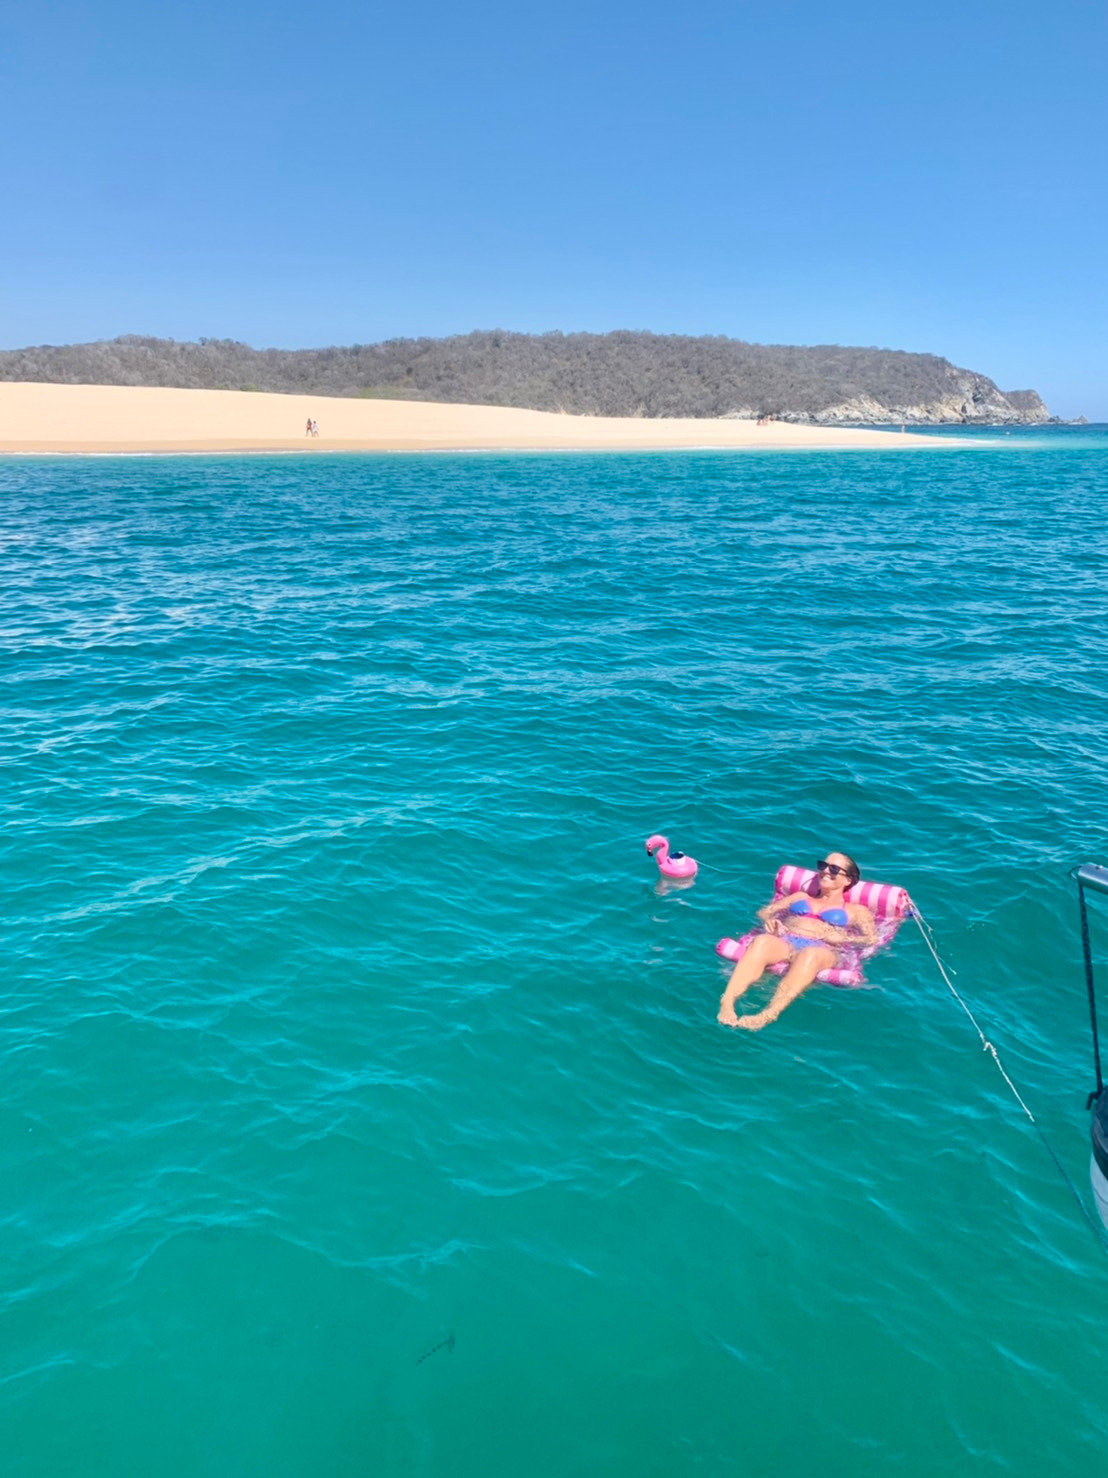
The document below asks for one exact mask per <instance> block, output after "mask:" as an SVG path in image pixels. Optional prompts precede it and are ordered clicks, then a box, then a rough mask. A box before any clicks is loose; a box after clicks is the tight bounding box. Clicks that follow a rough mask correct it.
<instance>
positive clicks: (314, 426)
mask: <svg viewBox="0 0 1108 1478" xmlns="http://www.w3.org/2000/svg"><path fill="white" fill-rule="evenodd" d="M308 425H309V426H310V427H311V428H312V435H313V436H318V435H319V422H318V421H309V422H308Z"/></svg>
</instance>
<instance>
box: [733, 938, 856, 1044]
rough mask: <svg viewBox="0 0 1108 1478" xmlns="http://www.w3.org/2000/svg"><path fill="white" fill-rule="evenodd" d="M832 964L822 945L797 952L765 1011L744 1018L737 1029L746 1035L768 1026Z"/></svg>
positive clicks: (831, 954)
mask: <svg viewBox="0 0 1108 1478" xmlns="http://www.w3.org/2000/svg"><path fill="white" fill-rule="evenodd" d="M834 964H835V951H834V950H833V949H825V948H823V946H821V945H810V946H809V947H808V948H806V949H798V950H797V952H796V954H795V955H793V958H792V963H791V964H790V966H789V968H788V969H787V970H786V971H785V973H784V975H782V977H781V983H780V985H779V986H778V987H777V989H776V990H775V991H774V993H773V995H772V996H771V997H770V1002H769V1005H768V1006H767V1007H766V1009H765V1010H764V1011H756V1012H755V1013H754V1014H753V1015H752V1016H743V1017H741V1018H740V1019H739V1020H738V1021H737V1022H736V1023H735V1025H736V1026H741V1027H745V1029H746V1030H747V1031H750V1032H758V1031H761V1029H762V1027H764V1026H768V1025H769V1023H770V1022H771V1021H776V1020H777V1018H778V1017H779V1016H780V1015H781V1012H782V1011H784V1009H785V1007H786V1006H791V1005H792V1003H793V1002H794V1001H795V1000H796V998H797V996H799V995H803V993H804V992H805V991H806V990H807V989H808V987H809V986H810V985H811V983H812V981H813V980H815V978H816V976H817V975H818V974H819V972H820V971H821V970H830V969H832V968H833V967H834Z"/></svg>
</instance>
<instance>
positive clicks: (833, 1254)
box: [0, 428, 1108, 1478]
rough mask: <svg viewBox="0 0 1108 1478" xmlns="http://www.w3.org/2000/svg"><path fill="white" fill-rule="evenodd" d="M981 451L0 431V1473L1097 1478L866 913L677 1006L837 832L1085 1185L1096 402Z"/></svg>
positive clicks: (1023, 1235) (1069, 1218) (944, 1041)
mask: <svg viewBox="0 0 1108 1478" xmlns="http://www.w3.org/2000/svg"><path fill="white" fill-rule="evenodd" d="M1014 443H1015V444H1013V445H1012V446H1010V447H1009V446H1003V447H998V448H989V449H986V450H969V449H967V450H965V451H963V450H958V451H952V452H937V451H930V450H926V451H921V452H918V453H917V452H911V451H906V452H896V453H892V452H890V453H868V452H856V453H850V454H819V453H811V452H806V453H800V454H792V453H774V454H771V455H760V454H752V453H745V454H739V455H727V454H722V453H707V454H693V453H681V454H662V455H659V454H653V455H612V454H604V455H598V456H586V455H580V456H573V455H565V454H560V455H557V456H549V457H545V456H541V455H529V456H502V455H483V456H479V457H476V456H468V457H467V456H435V457H418V456H408V457H405V456H388V457H355V456H347V457H335V458H327V457H321V458H312V459H310V460H297V459H293V458H288V457H281V458H276V457H275V458H231V457H228V458H224V459H212V458H202V459H201V458H196V459H189V458H179V457H178V458H166V459H103V458H98V459H95V460H93V459H85V460H74V459H65V460H62V459H58V460H56V461H49V460H42V461H35V462H30V461H14V460H9V461H5V462H0V570H2V573H3V589H4V610H5V614H4V618H3V625H4V636H5V641H4V645H3V653H4V655H3V659H2V663H3V665H2V669H0V675H2V682H3V690H2V691H3V698H2V701H3V705H4V746H3V770H4V777H5V781H6V784H5V801H6V804H5V812H4V830H3V838H2V842H0V871H2V882H3V889H4V896H5V900H6V908H5V911H4V922H3V929H4V950H5V956H6V959H7V971H6V977H7V979H6V988H5V992H4V996H3V1000H2V1005H3V1015H2V1017H0V1050H2V1052H3V1075H2V1077H0V1166H2V1181H3V1185H4V1194H3V1200H2V1208H3V1209H2V1212H0V1254H2V1262H3V1267H4V1269H5V1271H4V1276H3V1280H2V1283H0V1303H2V1319H0V1452H2V1453H3V1455H4V1457H3V1472H4V1474H5V1478H16V1475H20V1478H23V1475H34V1478H55V1475H57V1478H61V1475H67V1478H71V1475H74V1474H81V1475H84V1474H95V1473H104V1474H111V1475H113V1478H140V1475H142V1478H147V1475H152V1474H157V1475H159V1478H178V1475H179V1478H185V1475H189V1478H192V1475H198V1474H203V1475H206V1478H207V1475H211V1478H231V1475H236V1478H237V1475H246V1474H265V1475H267V1478H321V1475H348V1474H350V1475H353V1474H364V1473H376V1474H382V1475H389V1478H391V1475H394V1474H395V1475H409V1474H411V1475H438V1474H440V1473H441V1474H447V1473H449V1474H450V1475H451V1478H487V1475H489V1474H501V1473H503V1474H509V1473H513V1474H514V1473H517V1472H521V1471H526V1472H527V1473H528V1475H529V1478H563V1475H565V1474H567V1473H574V1474H582V1475H591V1474H596V1475H601V1474H603V1475H616V1474H619V1475H628V1478H645V1475H652V1474H657V1475H663V1474H664V1475H674V1474H683V1473H700V1474H728V1475H729V1474H736V1475H743V1474H750V1475H763V1474H764V1475H775V1478H780V1475H788V1478H792V1475H796V1478H800V1475H805V1478H807V1475H809V1474H811V1473H812V1472H813V1471H818V1472H821V1473H826V1474H842V1475H847V1474H849V1475H852V1478H857V1475H863V1478H865V1475H871V1474H872V1475H878V1474H881V1475H885V1474H888V1473H890V1472H893V1473H898V1474H905V1475H924V1474H928V1475H933V1474H936V1473H939V1474H947V1473H949V1474H962V1473H965V1472H966V1471H968V1469H969V1467H970V1465H971V1464H972V1465H974V1466H975V1467H976V1468H978V1469H980V1470H982V1471H986V1472H993V1471H995V1472H997V1473H1004V1474H1007V1475H1016V1478H1025V1475H1026V1478H1039V1475H1041V1474H1042V1473H1043V1472H1044V1471H1048V1472H1049V1473H1051V1474H1069V1473H1074V1474H1077V1473H1085V1472H1092V1471H1096V1470H1097V1469H1098V1468H1099V1467H1100V1466H1101V1465H1102V1462H1103V1453H1104V1450H1105V1443H1106V1440H1108V1403H1106V1400H1105V1395H1104V1376H1103V1372H1104V1368H1105V1357H1106V1353H1108V1259H1106V1258H1105V1257H1104V1255H1103V1253H1102V1252H1101V1251H1100V1249H1099V1248H1098V1246H1097V1243H1096V1241H1095V1240H1094V1237H1093V1236H1092V1234H1091V1232H1090V1229H1089V1226H1088V1224H1087V1223H1085V1222H1084V1221H1083V1220H1082V1218H1081V1213H1080V1211H1079V1210H1078V1208H1077V1206H1076V1205H1075V1203H1074V1201H1073V1199H1072V1196H1071V1194H1070V1192H1069V1191H1068V1190H1067V1188H1066V1186H1065V1185H1064V1184H1063V1182H1062V1180H1061V1178H1060V1177H1059V1175H1058V1173H1057V1171H1056V1169H1055V1167H1054V1166H1053V1165H1052V1163H1051V1161H1050V1159H1049V1157H1048V1155H1047V1154H1046V1152H1045V1151H1044V1149H1043V1147H1042V1145H1041V1143H1040V1142H1039V1140H1038V1139H1037V1137H1036V1135H1035V1132H1034V1130H1033V1128H1032V1126H1031V1125H1030V1124H1029V1123H1028V1121H1027V1119H1026V1118H1025V1117H1024V1116H1023V1114H1022V1111H1021V1110H1020V1109H1019V1107H1018V1105H1017V1104H1016V1103H1015V1102H1014V1101H1013V1099H1012V1097H1011V1095H1010V1094H1009V1092H1008V1090H1007V1088H1006V1087H1005V1085H1004V1082H1003V1080H1002V1079H1001V1077H1000V1076H999V1074H998V1073H997V1070H996V1068H995V1066H994V1064H993V1062H992V1061H991V1059H990V1058H989V1057H988V1055H987V1054H985V1053H983V1052H982V1050H981V1045H980V1042H979V1040H978V1038H977V1036H976V1034H975V1033H974V1031H973V1029H972V1026H971V1025H970V1023H969V1022H968V1021H967V1019H966V1017H965V1016H964V1015H963V1013H962V1011H961V1010H960V1009H959V1007H958V1005H957V1003H956V1002H955V1001H954V1000H953V999H952V997H951V995H950V994H949V992H948V991H947V989H946V988H945V986H944V985H943V983H942V981H941V980H940V978H939V976H938V974H937V972H936V969H935V966H934V963H933V962H932V960H931V957H930V955H929V954H928V953H927V951H926V949H925V948H924V945H923V942H922V939H921V938H920V936H919V933H918V931H917V930H916V929H915V926H914V925H908V926H906V927H905V928H904V929H903V930H902V931H901V934H900V936H899V938H898V940H897V943H896V945H895V946H894V948H893V950H892V951H891V952H890V953H889V954H888V955H886V956H885V957H883V958H880V959H879V960H877V961H876V962H875V963H874V964H873V966H872V968H871V970H870V977H871V983H872V985H873V986H874V987H875V988H874V989H871V990H868V991H853V992H851V991H836V990H831V989H827V988H821V989H816V990H813V991H811V992H809V993H808V994H807V995H806V996H805V997H804V998H802V999H801V1000H800V1001H799V1002H798V1003H797V1004H796V1005H795V1006H793V1007H792V1008H791V1010H790V1011H789V1012H788V1013H787V1014H786V1015H785V1016H784V1017H783V1018H782V1019H781V1020H780V1021H779V1022H778V1023H776V1024H775V1025H774V1026H773V1027H771V1028H770V1029H768V1030H766V1031H765V1032H762V1033H761V1034H758V1035H751V1034H746V1033H738V1032H731V1031H727V1030H725V1029H724V1028H721V1027H719V1026H718V1025H717V1024H716V1023H715V1010H716V1002H717V999H718V996H719V992H720V990H721V988H722V983H723V979H724V975H723V970H722V967H721V966H720V965H719V962H718V961H717V960H716V958H715V956H714V954H713V945H714V942H715V940H716V939H717V938H718V937H719V936H720V935H721V934H725V933H738V932H741V930H742V928H743V927H744V926H745V925H746V924H747V923H748V921H749V919H750V918H751V916H752V914H753V912H754V910H755V909H756V908H757V907H758V906H759V905H760V904H761V903H762V902H764V901H765V898H766V896H767V894H768V891H769V888H770V885H771V883H772V878H773V874H774V871H775V869H776V868H777V867H778V866H779V865H780V864H781V863H783V862H800V863H810V862H811V861H812V860H814V859H815V858H816V857H818V856H820V855H823V853H824V851H825V850H826V849H828V848H842V849H845V850H847V851H849V852H850V853H852V854H853V855H855V856H856V857H857V858H858V859H859V861H860V862H861V864H862V867H863V871H864V874H865V875H866V876H868V877H872V878H876V879H879V880H882V881H888V882H896V883H900V884H902V885H903V886H905V887H907V888H908V890H909V891H910V892H911V894H912V895H913V897H914V898H915V900H916V901H917V903H918V904H919V906H920V907H921V908H922V910H923V912H924V914H925V915H926V916H927V918H928V919H929V921H930V923H931V925H932V926H933V927H934V929H935V930H936V934H937V937H938V942H939V945H940V948H941V950H942V952H943V955H944V958H945V959H946V960H947V961H948V962H950V964H952V965H953V966H954V967H955V968H956V969H957V971H958V976H957V984H958V988H959V989H960V990H961V991H962V993H963V994H964V995H965V997H966V999H967V1001H968V1002H969V1003H970V1005H971V1006H972V1008H973V1010H974V1011H975V1013H976V1014H977V1015H978V1016H979V1018H980V1019H981V1020H982V1022H983V1024H984V1025H985V1026H986V1029H987V1030H988V1032H989V1035H990V1038H991V1040H993V1041H994V1042H995V1043H996V1045H997V1047H998V1049H999V1051H1000V1053H1001V1056H1002V1058H1003V1060H1004V1062H1005V1065H1006V1067H1007V1069H1008V1071H1009V1072H1010V1073H1011V1074H1012V1076H1013V1078H1014V1079H1015V1081H1016V1082H1017V1083H1018V1085H1019V1087H1020V1089H1021V1091H1022V1092H1023V1093H1024V1095H1025V1097H1026V1099H1027V1101H1028V1103H1029V1104H1030V1106H1031V1107H1032V1109H1033V1110H1034V1112H1035V1113H1036V1116H1037V1117H1038V1118H1039V1120H1040V1122H1041V1124H1042V1127H1043V1129H1044V1132H1045V1133H1046V1134H1047V1136H1048V1137H1049V1138H1050V1141H1051V1143H1052V1144H1053V1145H1054V1146H1055V1147H1056V1149H1057V1151H1058V1154H1059V1156H1060V1158H1061V1160H1062V1163H1063V1165H1064V1166H1065V1168H1066V1170H1067V1171H1068V1173H1069V1174H1070V1175H1071V1176H1072V1177H1073V1180H1074V1182H1075V1183H1076V1185H1077V1186H1078V1188H1079V1189H1080V1190H1081V1191H1082V1192H1083V1193H1084V1194H1085V1195H1086V1198H1088V1177H1087V1165H1088V1117H1087V1115H1086V1113H1085V1111H1084V1102H1085V1095H1086V1093H1087V1091H1088V1089H1089V1088H1090V1087H1091V1086H1092V1070H1091V1052H1090V1047H1089V1029H1088V1016H1087V1007H1086V1003H1085V997H1084V986H1083V981H1082V973H1081V949H1080V940H1079V935H1078V930H1077V918H1076V906H1075V900H1074V896H1073V889H1072V885H1071V884H1070V882H1069V880H1068V878H1067V870H1068V869H1069V868H1070V867H1071V866H1072V865H1073V864H1074V863H1075V862H1078V861H1082V860H1086V859H1093V858H1100V859H1104V858H1105V857H1106V856H1108V764H1106V762H1105V749H1104V742H1103V740H1104V733H1105V717H1104V716H1105V713H1106V711H1108V709H1106V703H1108V677H1106V674H1108V621H1106V620H1105V605H1104V603H1105V590H1106V588H1108V532H1106V530H1108V518H1106V514H1108V438H1106V437H1104V436H1103V434H1100V433H1097V432H1096V431H1095V429H1094V428H1088V429H1087V431H1086V432H1085V433H1084V434H1083V435H1081V436H1080V437H1073V436H1070V437H1067V436H1064V435H1059V436H1057V437H1055V438H1051V437H1050V436H1049V435H1048V434H1044V437H1043V438H1040V439H1038V440H1037V441H1036V442H1035V444H1033V445H1032V444H1026V445H1025V444H1024V443H1023V442H1021V441H1020V440H1019V438H1014ZM659 830H660V831H662V832H665V833H666V834H667V835H669V836H670V838H671V839H672V840H673V842H674V844H675V845H676V846H678V847H681V848H682V849H684V850H685V851H687V852H689V853H692V854H693V855H694V856H696V857H697V858H698V859H700V861H701V863H702V871H701V874H700V876H699V877H698V878H697V880H696V882H695V884H694V885H693V886H692V887H690V888H674V889H671V890H669V891H665V890H662V889H660V888H659V887H658V886H656V879H657V874H656V872H655V870H654V868H653V866H652V864H650V863H649V862H648V860H647V858H646V857H645V854H644V852H643V839H644V838H645V837H646V836H647V835H648V834H649V833H651V832H653V831H659ZM1091 913H1092V915H1093V918H1092V924H1093V942H1094V950H1095V952H1096V953H1097V957H1098V959H1100V960H1101V961H1105V962H1106V963H1108V960H1106V956H1108V909H1100V908H1098V906H1097V903H1096V902H1094V903H1093V904H1092V906H1091ZM1104 976H1105V980H1106V981H1108V971H1105V972H1104ZM765 995H766V992H765V991H761V992H759V993H756V994H755V996H754V997H753V998H752V999H753V1000H755V1001H757V1002H761V1001H762V1000H764V999H765Z"/></svg>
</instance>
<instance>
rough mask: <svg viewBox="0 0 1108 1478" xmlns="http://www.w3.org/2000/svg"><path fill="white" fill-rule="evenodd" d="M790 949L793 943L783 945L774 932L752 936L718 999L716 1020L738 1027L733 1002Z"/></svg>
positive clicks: (787, 954) (790, 952)
mask: <svg viewBox="0 0 1108 1478" xmlns="http://www.w3.org/2000/svg"><path fill="white" fill-rule="evenodd" d="M792 952H793V946H792V945H791V944H786V942H785V941H784V940H783V939H778V937H777V936H776V935H775V934H759V935H758V937H757V939H752V940H751V941H750V944H749V945H748V946H747V950H746V953H745V954H744V955H743V957H742V959H741V960H740V961H739V963H738V964H737V965H736V966H735V968H734V970H732V972H731V979H730V980H729V981H728V982H727V989H726V990H725V991H724V992H723V995H722V996H720V998H719V1014H718V1015H717V1016H716V1020H717V1021H722V1022H723V1024H724V1026H738V1024H739V1018H738V1017H737V1016H736V1015H735V1002H736V1001H737V1000H738V999H739V997H740V996H741V995H742V994H743V992H744V991H748V990H749V989H750V987H751V986H752V985H753V984H754V982H755V981H756V980H758V979H760V977H761V976H763V975H764V974H765V973H766V971H767V970H768V969H769V967H770V965H779V964H780V963H781V961H782V960H787V959H788V958H789V956H790V955H791V954H792Z"/></svg>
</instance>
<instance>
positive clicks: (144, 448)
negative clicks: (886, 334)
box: [0, 383, 965, 452]
mask: <svg viewBox="0 0 1108 1478" xmlns="http://www.w3.org/2000/svg"><path fill="white" fill-rule="evenodd" d="M309 420H313V421H315V422H317V423H318V426H319V436H318V437H309V436H306V435H305V425H306V422H307V421H309ZM951 444H952V443H950V442H944V441H942V440H939V439H936V438H935V437H933V436H913V435H911V434H910V433H909V434H904V433H901V432H899V431H856V430H848V429H840V428H837V427H820V426H790V425H787V424H785V423H783V422H773V423H771V424H769V425H766V426H758V425H756V424H755V423H754V422H753V421H732V420H694V419H684V420H647V419H645V418H639V417H630V416H628V417H616V416H568V415H557V414H553V413H551V412H548V411H523V410H511V409H506V408H504V407H502V406H491V405H437V404H431V403H430V402H427V401H415V400H342V399H335V398H331V397H327V396H321V395H268V394H256V393H254V392H248V391H241V390H152V389H140V388H132V387H129V386H114V385H36V384H19V383H13V384H5V383H0V452H246V451H257V452H261V451H304V452H335V451H434V450H438V451H445V450H453V449H457V450H488V451H496V450H534V451H545V450H563V451H571V450H577V451H600V450H612V451H615V450H622V451H634V450H650V449H658V450H661V449H665V448H680V447H741V448H750V449H757V450H767V449H770V448H798V447H809V448H813V449H816V448H818V449H831V448H873V447H887V448H894V449H897V448H907V447H921V446H927V447H938V446H943V445H951ZM957 444H958V445H965V443H964V442H961V443H957Z"/></svg>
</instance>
